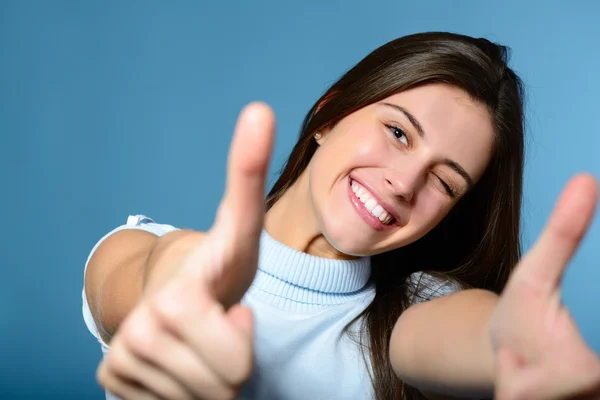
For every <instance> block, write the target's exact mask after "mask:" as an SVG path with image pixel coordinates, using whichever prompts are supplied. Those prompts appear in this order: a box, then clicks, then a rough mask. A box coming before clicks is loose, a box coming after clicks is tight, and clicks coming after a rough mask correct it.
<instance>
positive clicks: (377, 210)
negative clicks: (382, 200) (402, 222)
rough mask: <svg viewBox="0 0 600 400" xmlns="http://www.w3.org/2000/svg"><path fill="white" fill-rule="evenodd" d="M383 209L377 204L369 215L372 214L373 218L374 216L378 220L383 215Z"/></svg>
mask: <svg viewBox="0 0 600 400" xmlns="http://www.w3.org/2000/svg"><path fill="white" fill-rule="evenodd" d="M383 211H384V210H383V207H381V206H380V205H379V204H377V205H376V206H375V208H373V209H372V210H371V214H373V215H374V216H376V217H377V218H379V216H380V215H381V214H382V213H383Z"/></svg>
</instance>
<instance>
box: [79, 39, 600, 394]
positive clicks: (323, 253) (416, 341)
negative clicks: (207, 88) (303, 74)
mask: <svg viewBox="0 0 600 400" xmlns="http://www.w3.org/2000/svg"><path fill="white" fill-rule="evenodd" d="M273 129H274V117H273V115H272V113H271V111H270V109H269V108H267V107H265V105H261V104H254V105H252V106H249V107H248V108H247V109H246V110H245V111H244V112H243V113H242V115H241V116H240V120H239V122H238V126H237V128H236V133H235V136H234V140H233V142H232V147H231V151H230V157H229V166H228V168H229V170H228V182H227V189H226V192H225V197H224V199H223V202H222V204H221V206H220V207H219V210H218V212H217V215H216V220H215V225H214V226H213V228H212V229H211V230H210V232H208V233H207V234H204V233H198V232H192V231H178V230H176V229H175V228H174V227H172V226H168V225H160V224H156V223H154V222H153V221H152V220H150V219H149V218H147V217H143V216H137V217H131V218H130V220H129V221H128V224H127V225H125V226H122V227H119V228H117V229H116V230H115V231H114V232H113V233H111V234H108V235H106V237H105V238H103V239H101V240H100V242H99V243H98V244H97V246H96V247H95V248H94V249H93V250H92V254H90V258H89V261H88V264H87V266H86V271H87V273H86V281H85V290H84V293H83V300H84V315H85V317H86V323H87V324H88V327H89V329H90V330H91V331H92V333H94V334H95V335H96V337H97V338H98V340H99V341H100V342H101V344H102V346H103V349H104V351H105V353H106V354H107V356H106V358H105V360H104V361H103V362H102V363H101V365H100V367H99V369H98V377H99V380H100V382H101V383H102V384H103V385H104V386H105V387H106V388H107V389H108V390H110V391H112V392H113V393H115V394H117V395H120V396H121V397H125V398H134V399H136V398H146V396H148V395H150V396H152V397H160V398H177V399H180V398H183V399H188V398H189V399H192V398H203V399H213V398H214V399H222V398H234V397H236V396H237V395H238V394H240V395H241V397H242V398H247V399H307V398H315V399H316V398H319V399H320V398H340V399H369V398H377V399H380V400H383V399H418V398H422V397H423V396H426V397H427V398H431V399H437V398H440V397H439V396H440V394H442V395H452V396H470V397H475V396H489V395H491V394H492V393H493V391H494V386H495V384H496V382H497V381H499V380H498V379H497V378H496V376H495V375H494V373H495V368H494V363H495V361H496V354H497V353H498V349H504V348H505V347H506V348H508V349H509V350H510V351H514V352H515V353H518V352H517V351H516V350H522V352H521V353H518V354H519V355H521V356H523V355H524V354H525V355H531V354H536V357H532V358H531V359H530V360H527V361H531V362H533V361H537V360H539V359H540V357H537V356H538V355H540V354H547V351H548V349H542V348H540V347H536V346H537V344H538V343H540V341H534V342H529V343H528V346H527V348H525V349H522V348H521V349H519V348H518V345H519V344H521V343H523V342H526V341H522V340H520V339H522V338H521V337H520V336H519V331H518V330H519V329H522V330H525V331H527V332H529V331H534V330H535V329H534V328H536V327H539V326H549V325H548V324H547V323H546V321H542V322H543V323H539V324H537V323H536V324H533V323H532V324H529V325H528V323H527V321H528V318H534V317H536V316H539V315H552V313H548V312H540V310H543V309H544V308H551V307H550V306H549V305H548V304H554V303H551V301H550V300H548V301H547V302H545V303H542V304H541V305H539V304H538V305H539V307H537V308H536V309H534V308H531V309H530V314H528V315H527V316H526V317H525V318H524V317H523V316H522V315H521V314H519V313H518V311H520V310H521V309H522V307H521V304H519V302H518V301H516V300H515V299H527V296H528V295H531V292H529V291H527V290H524V289H523V287H527V285H524V284H523V282H526V281H527V279H525V278H524V276H523V275H525V276H527V274H530V275H531V273H532V272H531V271H534V267H536V266H537V265H542V264H543V265H544V267H547V265H551V264H552V263H551V262H547V261H548V260H543V262H542V261H540V260H538V262H537V263H535V262H531V261H530V262H529V266H522V267H520V270H522V271H523V272H521V275H522V276H521V277H518V275H517V278H515V279H517V281H518V282H519V284H518V285H517V289H515V288H512V290H509V293H512V294H511V295H510V296H509V297H505V296H503V297H500V298H499V297H498V294H499V293H500V292H501V291H502V290H503V288H504V287H505V286H506V285H507V282H510V281H509V275H510V274H511V271H512V270H513V268H514V267H515V266H516V265H517V262H518V260H519V257H520V243H519V223H520V205H521V191H522V178H523V151H524V149H523V92H522V86H521V81H520V80H519V78H518V77H517V76H516V75H515V73H514V72H513V71H512V70H511V69H510V68H509V67H508V66H507V49H506V48H505V47H502V46H499V45H496V44H494V43H491V42H489V41H488V40H485V39H475V38H471V37H467V36H461V35H456V34H450V33H424V34H417V35H411V36H406V37H403V38H400V39H397V40H394V41H392V42H390V43H388V44H385V45H383V46H382V47H380V48H378V49H376V50H375V51H374V52H372V53H371V54H369V55H368V56H367V57H365V58H364V59H363V60H362V61H361V62H360V63H358V64H357V65H356V66H355V67H354V68H352V69H350V70H349V71H348V72H347V73H346V74H345V75H343V76H342V77H341V78H340V79H339V80H338V81H337V82H336V83H335V84H333V85H332V86H331V88H330V89H329V90H327V91H326V93H325V94H324V95H323V96H322V97H321V98H320V99H319V100H318V101H317V102H315V104H314V106H313V107H312V108H311V110H310V111H309V112H308V114H307V116H306V118H305V120H304V123H303V126H302V129H301V132H300V136H299V139H298V142H297V143H296V145H295V147H294V149H293V150H292V152H291V154H290V157H289V159H288V160H287V162H286V164H285V166H284V168H283V170H282V173H281V175H280V177H279V179H278V180H277V182H276V183H275V184H274V186H273V188H272V189H271V191H270V192H269V194H268V196H267V199H266V201H265V199H264V180H265V173H266V169H267V165H268V157H269V154H270V150H271V147H272V141H273ZM592 186H593V185H592V184H590V183H589V180H588V181H587V186H586V183H585V182H583V183H581V182H580V183H579V186H578V187H579V188H580V192H582V190H585V189H586V188H587V190H588V193H590V191H591V189H590V188H591V187H592ZM581 188H583V189H581ZM571 191H573V190H571ZM582 193H583V192H582ZM589 198H594V197H593V196H587V197H586V199H588V200H589ZM590 204H591V202H590V201H588V202H587V203H585V207H583V206H581V207H579V208H578V209H579V210H583V211H582V213H581V215H583V216H584V217H580V218H579V219H575V220H574V221H576V222H577V221H579V222H577V224H578V225H577V226H570V227H569V229H570V230H571V231H572V232H574V233H573V237H575V238H577V237H579V238H580V236H581V235H582V233H578V232H579V231H582V230H584V229H585V223H586V222H585V221H586V218H585V216H586V215H587V218H588V220H589V218H590V215H591V211H590V210H591V209H592V207H591V206H590ZM265 208H266V214H264V211H265ZM563 208H564V207H563ZM563 214H564V213H563ZM564 215H566V214H564ZM564 215H563V217H562V218H563V219H562V220H561V219H559V220H558V222H560V223H564V221H568V220H569V219H568V218H565V217H564ZM558 222H555V224H554V225H553V226H559V225H560V224H558ZM557 224H558V225H557ZM571 228H572V229H571ZM561 229H562V231H563V232H566V230H565V229H564V227H562V228H561ZM140 230H142V231H146V232H140ZM157 236H160V238H157ZM563 236H564V235H563ZM555 237H557V236H555ZM563 239H564V237H563ZM567 239H569V238H566V239H565V240H564V242H568V244H571V245H573V243H575V244H576V243H577V240H576V239H573V240H570V239H569V240H567ZM546 243H551V244H547V245H546V246H550V247H551V248H559V247H561V246H562V248H563V249H564V252H563V253H564V254H565V257H563V258H564V259H567V260H568V254H569V251H571V250H572V249H571V248H570V247H569V246H563V244H564V243H562V242H560V240H559V241H558V242H556V241H555V242H551V241H550V242H548V241H546ZM546 250H547V249H546ZM539 251H542V250H538V252H539ZM542 253H544V251H542ZM546 253H547V251H546ZM556 259H561V260H562V258H560V257H558V258H557V257H553V260H556ZM551 261H552V260H551ZM564 264H565V262H562V264H561V263H559V264H557V266H555V270H557V271H559V270H560V268H564ZM561 265H562V266H561ZM557 275H558V274H557ZM513 276H514V275H513ZM544 276H545V277H546V278H545V279H550V278H548V276H549V274H548V273H546V274H545V275H544ZM530 283H531V282H530ZM540 283H544V281H543V279H542V280H538V281H536V282H535V285H539V284H540ZM546 283H547V282H546ZM535 285H530V286H535ZM513 286H515V285H513ZM550 286H552V285H550V284H549V285H548V287H550ZM509 287H510V285H509ZM454 292H461V293H454ZM553 296H554V294H552V293H550V292H549V295H548V296H547V297H544V299H551V298H553ZM537 298H538V299H539V298H540V297H539V296H538V297H537ZM428 300H430V301H428ZM525 303H528V302H525ZM497 304H498V305H499V306H498V307H497ZM507 304H508V305H507ZM546 306H547V307H546ZM251 311H252V313H251ZM554 311H556V310H554ZM559 311H560V310H559ZM252 315H254V318H255V320H253V318H252ZM513 316H516V317H514V318H513ZM519 318H520V319H519ZM253 321H255V322H253ZM490 321H493V322H494V324H493V325H490V324H491V322H490ZM565 321H568V319H565ZM563 325H564V326H566V327H567V328H570V327H572V325H568V323H564V322H563ZM564 326H563V327H564ZM491 327H493V328H494V329H493V330H492V329H491ZM557 332H558V331H557ZM569 332H576V330H571V331H569ZM538 333H539V332H538ZM541 334H548V332H542V333H540V335H541ZM526 336H527V335H526ZM527 337H533V335H529V336H527ZM565 337H567V338H568V339H569V340H568V344H569V345H570V347H569V346H553V347H552V348H555V349H560V348H573V349H575V350H574V351H571V352H570V353H569V354H571V355H572V354H578V355H580V356H581V357H579V358H578V359H580V360H585V363H582V364H581V365H585V368H580V369H579V370H577V373H578V376H584V375H585V374H581V373H582V372H586V373H589V371H592V374H595V373H596V372H595V371H598V377H597V378H596V375H589V374H588V375H585V377H586V378H589V379H588V380H587V381H585V382H586V384H589V383H590V382H595V379H597V380H600V361H596V359H595V358H593V356H590V352H589V351H587V349H586V348H585V346H584V345H582V344H581V343H582V342H581V341H578V339H577V337H576V335H575V334H573V335H571V336H569V335H561V338H565ZM515 343H516V344H517V346H515ZM541 343H551V341H541ZM590 360H592V361H590ZM520 362H521V361H520ZM555 364H556V363H555V362H554V361H553V364H552V365H555ZM502 382H507V380H503V381H502ZM509 389H510V388H509ZM510 390H512V389H510ZM510 390H508V389H507V391H504V392H502V393H517V392H514V391H513V392H511V391H510ZM109 395H110V394H109ZM506 398H507V399H510V398H512V397H511V396H507V397H506ZM514 398H528V399H529V398H533V397H528V396H525V397H522V396H521V397H519V396H518V395H515V396H514Z"/></svg>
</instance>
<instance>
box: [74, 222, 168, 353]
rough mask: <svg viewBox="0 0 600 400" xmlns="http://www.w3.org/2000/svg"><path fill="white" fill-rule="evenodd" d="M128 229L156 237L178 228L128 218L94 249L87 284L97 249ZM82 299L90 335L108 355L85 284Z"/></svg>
mask: <svg viewBox="0 0 600 400" xmlns="http://www.w3.org/2000/svg"><path fill="white" fill-rule="evenodd" d="M126 229H139V230H143V231H146V232H150V233H153V234H155V235H156V236H162V235H164V234H166V233H169V232H171V231H174V230H177V228H175V227H174V226H172V225H165V224H157V223H156V222H154V221H153V220H152V219H151V218H148V217H146V216H145V215H130V216H129V217H128V218H127V222H126V223H125V224H124V225H121V226H118V227H116V228H115V229H113V230H112V231H110V232H108V233H107V234H106V235H104V236H103V237H102V238H101V239H100V240H99V241H98V242H97V243H96V244H95V245H94V247H93V248H92V250H91V251H90V254H89V256H88V258H87V261H86V262H85V267H84V272H83V274H84V282H85V271H86V270H87V266H88V263H89V261H90V259H91V258H92V256H93V255H94V252H95V251H96V249H97V248H98V247H99V246H100V244H102V242H104V240H106V239H107V238H108V237H109V236H110V235H112V234H114V233H116V232H119V231H122V230H126ZM81 297H82V312H83V320H84V322H85V325H86V327H87V328H88V330H89V331H90V333H91V334H92V335H94V337H95V338H96V340H98V342H99V343H100V346H101V349H102V352H103V353H106V352H107V351H108V349H109V346H108V345H107V344H106V343H105V342H104V341H103V340H102V338H101V336H100V333H99V331H98V327H97V326H96V323H95V322H94V318H93V317H92V312H91V310H90V306H89V304H88V302H87V297H86V295H85V284H84V287H83V290H82V293H81Z"/></svg>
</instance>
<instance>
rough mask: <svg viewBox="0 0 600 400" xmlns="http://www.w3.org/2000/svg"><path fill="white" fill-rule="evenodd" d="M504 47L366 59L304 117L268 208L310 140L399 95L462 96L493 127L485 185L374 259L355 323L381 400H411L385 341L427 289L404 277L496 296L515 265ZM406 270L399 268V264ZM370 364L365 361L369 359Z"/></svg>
mask: <svg viewBox="0 0 600 400" xmlns="http://www.w3.org/2000/svg"><path fill="white" fill-rule="evenodd" d="M508 53H509V50H508V48H506V47H504V46H500V45H498V44H495V43H492V42H490V41H488V40H486V39H476V38H472V37H468V36H463V35H458V34H452V33H442V32H430V33H421V34H415V35H410V36H405V37H402V38H399V39H396V40H393V41H391V42H389V43H387V44H385V45H383V46H381V47H379V48H378V49H376V50H374V51H373V52H372V53H370V54H369V55H367V56H366V57H365V58H364V59H363V60H362V61H360V62H359V63H358V64H357V65H356V66H354V67H353V68H352V69H350V70H349V71H348V72H346V73H345V74H344V75H343V76H342V77H341V78H340V79H339V80H338V81H337V82H335V83H334V84H333V85H332V86H331V87H330V88H329V89H328V90H327V91H326V92H325V94H324V95H323V96H322V97H321V98H320V99H319V100H318V101H317V102H315V104H314V105H313V107H312V108H311V109H310V111H309V112H308V114H307V115H306V118H305V119H304V123H303V124H302V129H301V131H300V137H299V139H298V142H297V143H296V145H295V147H294V149H293V150H292V152H291V154H290V156H289V158H288V160H287V162H286V163H285V165H284V167H283V168H282V171H281V175H280V176H279V179H278V180H277V181H276V182H275V184H274V186H273V188H272V189H271V191H270V192H269V194H268V197H267V200H266V202H267V209H269V208H270V207H271V206H273V204H275V202H276V201H277V200H278V199H279V198H280V197H281V196H282V195H283V194H284V193H285V191H286V190H287V189H288V188H289V187H290V186H291V185H293V184H294V182H295V181H296V180H297V179H298V177H299V176H300V175H301V173H302V172H303V171H304V169H305V168H306V167H307V165H308V164H309V162H310V160H311V158H312V156H313V154H314V153H315V151H316V149H317V144H316V142H315V141H314V140H313V134H314V132H316V131H318V130H322V129H324V128H327V127H332V126H333V125H335V124H336V123H337V122H338V121H340V120H341V119H342V118H344V117H345V116H347V115H349V114H351V113H353V112H354V111H356V110H358V109H360V108H362V107H365V106H367V105H369V104H372V103H375V102H377V101H380V100H382V99H384V98H386V97H388V96H391V95H393V94H395V93H398V92H401V91H403V90H406V89H409V88H412V87H415V86H418V85H423V84H427V83H445V84H449V85H454V86H456V87H458V88H461V89H462V90H464V91H465V92H466V93H468V94H469V95H470V96H471V97H472V98H473V99H474V100H476V101H478V102H480V103H482V104H484V105H485V106H486V107H487V109H488V110H489V112H490V114H491V116H492V118H493V122H494V131H495V132H494V134H495V137H494V148H493V154H492V158H491V161H490V163H489V165H488V167H487V169H486V171H485V172H484V174H483V176H482V178H481V179H480V180H479V182H477V184H476V185H475V186H474V187H473V189H472V190H471V191H470V192H469V193H468V194H467V195H465V196H464V197H463V198H462V199H461V200H460V201H459V202H458V203H457V204H456V205H455V206H454V208H453V209H452V211H451V212H450V213H449V214H448V215H447V216H446V218H444V220H443V221H442V222H440V223H439V224H438V225H437V226H436V227H435V228H434V229H433V230H431V231H430V232H429V233H428V234H427V235H425V236H424V237H423V238H421V239H419V240H418V241H416V242H415V243H412V244H410V245H408V246H404V247H402V248H400V249H397V250H393V251H390V252H386V253H383V254H378V255H375V256H372V258H371V263H372V268H373V272H372V277H371V280H372V283H373V284H374V286H375V292H376V293H375V298H374V299H373V301H372V302H371V304H370V305H369V306H368V307H367V308H366V309H365V310H364V311H363V312H362V313H361V314H360V315H359V316H358V317H357V319H356V320H355V321H353V322H356V321H358V320H359V319H360V320H361V321H363V323H364V325H363V326H364V327H366V330H367V333H368V335H366V337H367V339H366V340H367V341H368V343H364V345H365V346H363V348H366V349H368V353H369V354H368V357H369V358H370V361H371V366H372V370H370V373H371V379H372V382H373V386H374V390H375V394H376V398H377V399H380V400H381V399H402V398H408V399H417V398H419V397H420V395H419V393H418V392H417V391H416V390H414V388H411V387H409V386H408V385H404V384H403V382H401V381H400V379H398V378H397V376H396V375H395V373H394V371H393V370H392V366H391V362H390V359H389V341H390V335H391V332H392V329H393V327H394V325H395V324H396V321H397V320H398V318H399V317H400V314H402V312H403V311H404V310H405V309H406V308H407V307H409V306H410V305H411V304H412V301H413V299H414V296H419V293H422V292H423V287H421V288H419V286H418V285H417V286H415V285H414V284H411V280H410V279H409V276H410V275H411V274H412V273H413V272H416V271H425V272H427V273H429V274H432V275H434V276H436V277H439V278H442V279H447V280H450V281H452V282H455V283H456V284H458V285H459V286H460V287H462V288H482V289H487V290H491V291H493V292H496V293H500V291H501V290H502V289H503V287H504V285H505V284H506V281H507V280H508V276H509V274H510V272H511V270H512V268H513V267H514V266H515V265H516V263H517V261H518V260H519V257H520V251H521V245H520V234H519V230H520V210H521V193H522V179H523V159H524V138H523V133H524V132H523V131H524V121H523V86H522V83H521V80H520V79H519V77H518V76H517V75H516V74H515V73H514V72H513V71H512V70H511V69H510V68H509V67H508V66H507V63H508V56H509V54H508ZM400 265H401V266H402V267H398V266H400ZM365 356H366V355H365Z"/></svg>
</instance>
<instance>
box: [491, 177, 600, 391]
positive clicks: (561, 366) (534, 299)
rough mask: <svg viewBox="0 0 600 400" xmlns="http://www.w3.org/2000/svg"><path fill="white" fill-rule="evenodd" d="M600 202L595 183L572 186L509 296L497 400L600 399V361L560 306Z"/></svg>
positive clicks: (496, 320) (499, 342)
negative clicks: (571, 264)
mask: <svg viewBox="0 0 600 400" xmlns="http://www.w3.org/2000/svg"><path fill="white" fill-rule="evenodd" d="M597 201H598V189H597V184H596V181H595V179H594V178H593V177H591V176H588V175H580V176H577V177H575V178H574V179H572V180H571V182H570V183H569V184H568V185H567V187H566V188H565V190H564V191H563V193H562V195H561V197H560V199H559V201H558V203H557V205H556V207H555V209H554V212H553V214H552V215H551V217H550V219H549V221H548V223H547V226H546V228H545V229H544V231H543V233H542V234H541V236H540V237H539V239H538V241H537V243H536V244H535V246H534V247H533V248H532V249H531V250H530V251H529V252H528V253H527V255H526V256H525V257H524V258H523V260H522V261H521V262H520V263H519V265H518V266H517V268H516V269H515V271H514V273H513V275H512V276H511V278H510V280H509V282H508V284H507V286H506V288H505V290H504V292H503V293H502V296H501V297H500V300H499V302H498V305H497V308H496V310H495V313H494V315H493V317H492V319H491V339H492V345H493V347H494V351H495V352H496V385H495V390H496V397H495V398H496V399H498V400H521V399H522V400H542V399H544V400H550V399H556V400H558V399H561V400H564V399H581V400H583V399H600V358H598V356H597V355H596V354H595V353H594V351H593V350H592V349H590V348H589V347H588V346H587V345H586V343H585V341H584V340H583V338H582V337H581V334H580V333H579V331H578V329H577V327H576V325H575V322H574V321H573V319H572V317H571V316H570V314H569V311H568V309H567V308H566V307H564V306H563V305H562V304H561V298H560V283H561V278H562V276H563V274H564V271H565V269H566V266H567V264H568V262H569V260H570V259H571V257H572V256H573V254H574V253H575V250H576V249H577V246H578V245H579V243H580V242H581V240H582V238H583V236H584V234H585V231H586V230H587V227H588V225H589V224H590V222H591V220H592V217H593V214H594V208H595V206H596V203H597Z"/></svg>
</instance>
